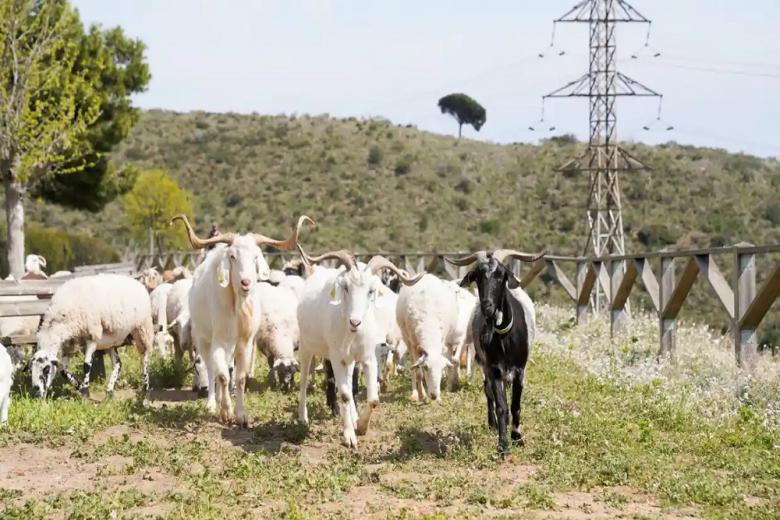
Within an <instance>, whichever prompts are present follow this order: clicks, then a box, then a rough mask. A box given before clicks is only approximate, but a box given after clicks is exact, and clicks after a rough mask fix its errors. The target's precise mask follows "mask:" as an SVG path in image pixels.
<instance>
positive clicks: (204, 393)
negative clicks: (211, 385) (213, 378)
mask: <svg viewBox="0 0 780 520" xmlns="http://www.w3.org/2000/svg"><path fill="white" fill-rule="evenodd" d="M192 391H193V392H195V393H196V394H198V398H200V399H203V398H206V397H208V396H209V389H208V388H206V387H205V386H204V387H201V388H193V389H192Z"/></svg>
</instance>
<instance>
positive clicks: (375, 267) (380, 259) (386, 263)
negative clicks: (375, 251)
mask: <svg viewBox="0 0 780 520" xmlns="http://www.w3.org/2000/svg"><path fill="white" fill-rule="evenodd" d="M367 269H368V270H369V271H371V272H372V273H374V274H378V273H379V271H381V270H382V269H390V270H391V271H393V272H394V273H395V274H396V276H398V279H399V280H401V282H402V283H403V284H404V285H414V284H416V283H417V282H419V281H420V280H421V279H422V277H423V276H424V275H425V273H418V274H417V275H416V276H409V273H407V272H406V271H404V270H403V269H398V268H397V267H396V266H395V265H394V264H393V262H391V261H390V260H388V259H387V258H385V257H384V256H380V255H377V256H374V257H372V258H371V260H369V261H368V266H367Z"/></svg>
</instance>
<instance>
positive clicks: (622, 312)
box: [609, 260, 636, 337]
mask: <svg viewBox="0 0 780 520" xmlns="http://www.w3.org/2000/svg"><path fill="white" fill-rule="evenodd" d="M631 269H632V272H633V263H632V264H631ZM625 278H626V261H625V260H613V261H611V262H610V263H609V283H610V295H611V298H610V302H609V335H610V337H614V336H615V334H617V333H618V332H621V331H622V330H624V329H625V327H626V323H627V322H628V312H627V311H626V303H627V302H628V294H629V292H630V291H631V287H632V286H633V284H634V279H635V278H636V276H635V275H630V276H629V277H628V279H626V280H625V281H626V282H627V284H626V285H627V287H624V284H623V281H624V279H625ZM628 282H630V285H628ZM624 295H625V297H624V298H623V296H624ZM618 297H620V298H621V300H622V301H620V302H618V301H617V299H618Z"/></svg>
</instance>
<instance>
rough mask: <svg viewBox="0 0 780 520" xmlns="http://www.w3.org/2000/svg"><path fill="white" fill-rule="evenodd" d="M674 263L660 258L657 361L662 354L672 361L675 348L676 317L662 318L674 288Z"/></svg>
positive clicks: (668, 258) (672, 260) (663, 257)
mask: <svg viewBox="0 0 780 520" xmlns="http://www.w3.org/2000/svg"><path fill="white" fill-rule="evenodd" d="M675 275H676V273H675V263H674V258H673V257H667V256H662V257H661V276H660V278H661V287H660V289H661V294H660V300H661V301H660V303H661V311H660V312H659V314H658V318H659V330H660V335H661V338H660V339H661V344H660V347H659V349H658V359H659V360H660V359H661V356H662V355H663V354H664V352H669V356H670V357H671V358H672V359H674V351H675V347H676V346H677V316H675V317H673V318H664V315H663V309H665V308H666V304H667V303H669V300H670V299H671V297H672V293H673V292H674V286H675Z"/></svg>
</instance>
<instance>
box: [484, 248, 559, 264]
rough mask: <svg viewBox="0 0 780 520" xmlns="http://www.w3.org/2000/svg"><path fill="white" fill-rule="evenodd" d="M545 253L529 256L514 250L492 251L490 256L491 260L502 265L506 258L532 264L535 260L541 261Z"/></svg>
mask: <svg viewBox="0 0 780 520" xmlns="http://www.w3.org/2000/svg"><path fill="white" fill-rule="evenodd" d="M545 254H546V253H539V254H537V255H534V254H530V253H523V252H522V251H517V250H515V249H496V250H495V251H493V254H492V255H491V256H492V257H493V258H495V259H496V261H498V262H501V263H503V262H504V260H505V259H507V258H516V259H518V260H520V261H521V262H529V263H533V262H536V261H537V260H541V259H542V258H544V255H545Z"/></svg>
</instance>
